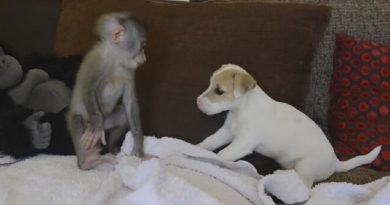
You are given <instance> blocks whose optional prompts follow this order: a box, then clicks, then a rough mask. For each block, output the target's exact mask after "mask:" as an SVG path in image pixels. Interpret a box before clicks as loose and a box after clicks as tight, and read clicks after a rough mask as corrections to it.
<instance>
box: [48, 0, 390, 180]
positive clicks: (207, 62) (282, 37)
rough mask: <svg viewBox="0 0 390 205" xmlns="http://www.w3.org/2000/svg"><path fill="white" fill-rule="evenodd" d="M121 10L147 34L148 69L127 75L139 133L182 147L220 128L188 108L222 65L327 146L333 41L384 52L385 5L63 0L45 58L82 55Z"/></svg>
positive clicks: (265, 166) (382, 0)
mask: <svg viewBox="0 0 390 205" xmlns="http://www.w3.org/2000/svg"><path fill="white" fill-rule="evenodd" d="M269 2H271V4H266V3H269ZM286 2H287V3H286ZM264 3H265V4H264ZM282 3H283V4H282ZM285 3H286V4H285ZM296 3H307V4H296ZM122 10H130V11H132V12H133V13H134V14H135V15H136V16H138V17H139V18H140V19H141V21H143V22H144V23H145V25H146V26H147V28H148V32H149V43H148V45H147V47H146V52H147V56H148V62H147V64H145V66H144V68H142V69H140V70H139V71H138V74H137V75H138V76H139V77H138V81H137V85H138V88H137V89H138V93H139V95H140V102H141V112H142V118H143V125H144V131H145V133H146V134H147V135H156V136H160V137H161V136H174V137H178V138H181V139H184V140H186V141H189V142H191V143H198V142H199V141H200V140H202V139H203V138H204V137H206V136H208V135H209V134H211V133H212V132H213V131H215V130H216V129H217V128H218V127H219V126H220V125H221V123H222V121H223V119H224V115H223V114H222V115H219V116H215V117H206V116H204V115H203V114H202V113H200V112H199V111H198V110H197V109H196V106H195V97H196V96H197V95H198V94H200V93H201V91H202V90H203V89H205V88H206V86H207V84H208V83H207V82H208V77H209V76H210V75H211V73H212V71H213V70H214V69H216V68H217V67H218V66H219V65H220V64H223V63H237V64H240V65H241V66H243V67H244V68H246V69H247V70H248V71H249V72H251V73H253V74H254V76H255V78H256V79H257V81H258V83H259V84H260V86H261V87H263V88H264V90H265V91H266V92H267V93H269V94H270V95H271V96H272V97H274V98H275V99H277V100H280V101H284V102H288V103H290V104H292V105H294V106H295V107H297V108H298V109H300V110H301V111H303V112H304V113H306V114H307V115H308V116H310V117H311V118H312V119H313V120H315V121H316V122H317V124H318V125H319V126H320V127H321V128H322V129H323V130H324V132H325V133H326V134H327V136H328V137H329V139H330V140H332V136H330V134H329V132H328V110H329V94H328V93H329V85H330V81H331V74H332V70H333V58H332V57H333V51H334V45H335V38H336V34H338V33H340V32H344V33H347V34H348V35H354V36H360V37H362V38H364V39H369V40H373V41H377V42H382V43H387V44H389V43H390V21H389V19H390V12H389V11H390V2H389V1H387V0H375V1H365V0H358V1H355V0H346V1H344V0H331V1H329V0H269V1H268V0H239V1H234V0H230V1H229V0H210V1H201V2H191V3H176V2H174V3H172V2H166V1H147V0H139V1H137V0H128V1H125V2H123V1H116V0H114V1H108V0H106V1H97V0H86V1H76V0H64V1H63V8H62V14H61V16H60V21H59V26H58V30H57V40H56V45H55V49H54V50H55V53H56V54H58V55H61V56H67V55H72V54H84V53H85V52H86V51H87V50H88V49H89V48H90V46H91V44H92V42H93V38H92V37H91V36H92V35H93V32H92V31H93V22H94V20H95V19H96V17H97V16H98V15H99V14H101V13H105V12H109V11H122ZM229 22H230V23H229ZM240 42H241V43H240ZM245 159H247V160H249V161H250V162H252V163H253V164H254V165H255V166H256V168H257V169H258V171H259V173H261V174H266V173H270V172H272V171H274V170H275V169H277V168H278V166H277V165H276V164H275V163H274V162H273V161H272V160H270V159H267V158H264V157H262V156H259V155H252V156H249V157H247V158H245ZM387 174H389V173H388V172H377V171H374V170H370V169H367V168H357V169H355V170H352V171H350V172H347V173H343V174H336V175H334V176H332V177H331V178H330V179H329V180H331V181H350V182H355V183H365V182H368V181H372V180H374V179H377V178H379V177H381V176H384V175H387Z"/></svg>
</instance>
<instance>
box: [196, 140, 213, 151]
mask: <svg viewBox="0 0 390 205" xmlns="http://www.w3.org/2000/svg"><path fill="white" fill-rule="evenodd" d="M196 146H198V147H200V148H203V149H206V150H209V151H213V148H212V146H210V144H207V143H204V141H203V142H201V143H199V144H197V145H196Z"/></svg>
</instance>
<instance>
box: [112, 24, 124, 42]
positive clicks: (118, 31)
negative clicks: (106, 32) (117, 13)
mask: <svg viewBox="0 0 390 205" xmlns="http://www.w3.org/2000/svg"><path fill="white" fill-rule="evenodd" d="M124 36H125V28H124V27H123V26H121V25H119V26H118V27H116V28H115V29H114V30H113V31H112V36H111V39H112V42H113V43H120V42H122V41H123V38H124Z"/></svg>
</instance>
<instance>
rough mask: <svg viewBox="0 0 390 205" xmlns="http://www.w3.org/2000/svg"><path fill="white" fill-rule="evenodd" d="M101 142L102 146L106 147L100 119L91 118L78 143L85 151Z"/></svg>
mask: <svg viewBox="0 0 390 205" xmlns="http://www.w3.org/2000/svg"><path fill="white" fill-rule="evenodd" d="M99 140H101V143H102V144H103V145H106V144H107V143H106V136H105V134H104V127H103V123H102V120H101V117H92V119H91V122H90V123H89V124H88V126H87V129H86V130H85V132H84V134H83V136H81V138H80V143H81V145H82V146H83V147H84V148H85V149H90V148H92V147H94V146H95V145H96V144H97V143H98V141H99Z"/></svg>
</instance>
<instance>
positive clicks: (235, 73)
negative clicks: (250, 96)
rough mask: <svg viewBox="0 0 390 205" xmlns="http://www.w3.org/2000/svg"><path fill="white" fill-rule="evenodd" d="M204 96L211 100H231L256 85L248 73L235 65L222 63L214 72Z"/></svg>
mask: <svg viewBox="0 0 390 205" xmlns="http://www.w3.org/2000/svg"><path fill="white" fill-rule="evenodd" d="M210 86H211V87H209V89H208V93H207V94H206V97H207V98H208V99H209V100H210V101H211V102H226V101H232V100H234V99H235V98H237V97H239V96H241V95H243V94H245V93H246V92H247V91H249V90H250V89H252V88H254V87H255V86H256V81H255V80H254V79H253V77H252V76H251V75H249V73H247V72H246V71H245V70H243V69H242V68H240V67H238V66H235V65H231V64H228V65H223V66H222V67H221V68H220V69H218V70H217V71H215V72H214V74H213V76H212V77H211V80H210Z"/></svg>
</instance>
